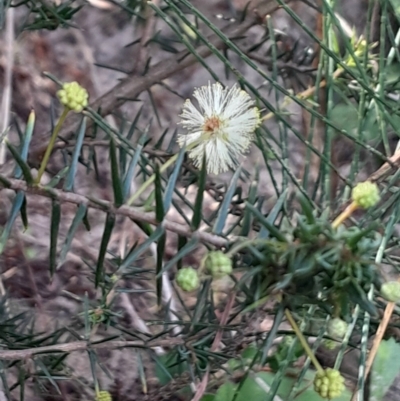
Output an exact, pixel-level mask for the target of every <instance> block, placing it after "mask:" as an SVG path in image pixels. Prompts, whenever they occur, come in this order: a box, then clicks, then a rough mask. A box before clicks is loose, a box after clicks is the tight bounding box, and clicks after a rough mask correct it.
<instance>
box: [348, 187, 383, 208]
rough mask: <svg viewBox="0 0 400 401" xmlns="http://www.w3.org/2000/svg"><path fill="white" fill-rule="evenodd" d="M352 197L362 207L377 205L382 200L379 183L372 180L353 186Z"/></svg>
mask: <svg viewBox="0 0 400 401" xmlns="http://www.w3.org/2000/svg"><path fill="white" fill-rule="evenodd" d="M351 198H352V200H353V202H354V203H355V204H356V205H357V206H358V207H360V208H362V209H368V208H370V207H372V206H375V205H376V204H377V203H378V202H379V200H380V194H379V188H378V185H376V184H375V183H373V182H370V181H365V182H360V183H359V184H357V185H356V186H355V187H354V188H353V191H352V193H351Z"/></svg>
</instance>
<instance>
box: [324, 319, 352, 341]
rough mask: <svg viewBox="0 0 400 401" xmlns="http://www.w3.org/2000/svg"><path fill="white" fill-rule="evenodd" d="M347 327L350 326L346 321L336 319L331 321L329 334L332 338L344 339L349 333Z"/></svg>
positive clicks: (328, 328) (328, 329)
mask: <svg viewBox="0 0 400 401" xmlns="http://www.w3.org/2000/svg"><path fill="white" fill-rule="evenodd" d="M347 327H348V324H347V323H346V322H345V321H344V320H342V319H340V318H338V317H335V318H333V319H331V320H329V323H328V327H327V332H328V334H329V335H330V336H331V337H332V338H336V339H342V338H343V337H344V336H345V335H346V333H347Z"/></svg>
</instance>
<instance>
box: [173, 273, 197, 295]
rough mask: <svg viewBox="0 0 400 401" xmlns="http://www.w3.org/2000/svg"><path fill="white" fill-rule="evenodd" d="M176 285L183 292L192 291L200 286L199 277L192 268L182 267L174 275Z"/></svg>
mask: <svg viewBox="0 0 400 401" xmlns="http://www.w3.org/2000/svg"><path fill="white" fill-rule="evenodd" d="M176 283H177V284H178V286H179V287H180V288H182V290H183V291H188V292H189V291H194V290H195V289H197V288H199V285H200V279H199V275H198V274H197V271H196V270H195V269H193V267H184V268H183V269H180V270H179V271H178V273H177V274H176Z"/></svg>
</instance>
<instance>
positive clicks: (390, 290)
mask: <svg viewBox="0 0 400 401" xmlns="http://www.w3.org/2000/svg"><path fill="white" fill-rule="evenodd" d="M381 295H382V297H383V298H385V299H386V300H387V301H389V302H399V301H400V282H399V281H389V282H387V283H384V284H382V287H381Z"/></svg>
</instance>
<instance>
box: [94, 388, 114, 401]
mask: <svg viewBox="0 0 400 401" xmlns="http://www.w3.org/2000/svg"><path fill="white" fill-rule="evenodd" d="M96 401H112V397H111V394H110V393H109V392H108V391H105V390H102V391H98V392H97V393H96Z"/></svg>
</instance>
